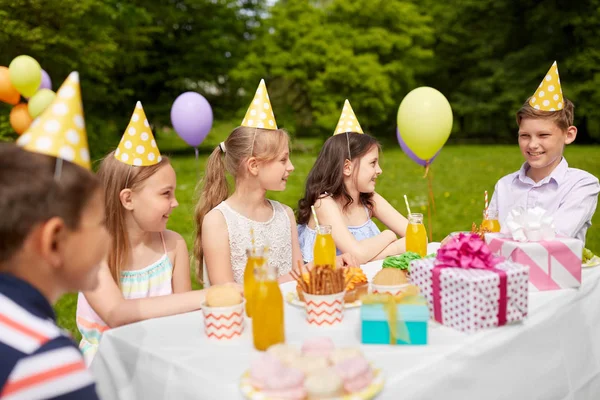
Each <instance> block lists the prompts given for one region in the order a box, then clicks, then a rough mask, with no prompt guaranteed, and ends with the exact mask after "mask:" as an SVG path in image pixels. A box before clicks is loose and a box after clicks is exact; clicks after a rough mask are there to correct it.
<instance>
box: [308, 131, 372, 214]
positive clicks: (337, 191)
mask: <svg viewBox="0 0 600 400" xmlns="http://www.w3.org/2000/svg"><path fill="white" fill-rule="evenodd" d="M374 146H376V147H378V148H381V146H380V145H379V142H378V141H377V140H376V139H375V138H374V137H372V136H369V135H367V134H363V133H356V132H349V133H346V134H339V135H334V136H332V137H330V138H329V139H327V141H326V142H325V144H324V145H323V148H322V149H321V152H320V153H319V156H318V157H317V160H316V161H315V164H314V165H313V167H312V169H311V170H310V172H309V173H308V177H307V178H306V187H305V191H304V197H303V198H301V199H300V201H298V212H297V217H298V224H308V221H310V215H311V210H310V207H311V206H312V205H314V204H315V202H316V201H317V199H319V198H320V197H321V196H322V195H323V194H324V193H325V192H327V193H328V194H329V195H331V196H332V197H333V198H334V199H335V200H336V201H337V200H340V199H344V200H345V203H344V207H343V209H344V210H345V209H346V208H347V207H348V206H349V205H350V204H352V202H353V200H352V196H350V193H348V190H347V189H346V186H345V185H344V174H343V171H344V163H345V162H346V160H348V159H349V157H350V156H349V154H348V151H350V154H352V162H354V163H357V168H358V165H359V163H360V159H361V158H362V157H363V156H364V155H365V154H366V153H368V152H369V150H371V149H372V148H373V147H374ZM356 171H358V169H357V170H356ZM359 198H360V202H361V203H362V204H363V205H364V206H365V207H367V208H368V209H369V211H370V212H372V211H373V206H374V204H373V193H360V197H359Z"/></svg>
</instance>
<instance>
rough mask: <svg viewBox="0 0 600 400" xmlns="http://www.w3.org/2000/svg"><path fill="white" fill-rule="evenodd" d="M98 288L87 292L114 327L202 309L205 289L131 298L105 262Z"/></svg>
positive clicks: (87, 295)
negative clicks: (118, 283) (125, 294)
mask: <svg viewBox="0 0 600 400" xmlns="http://www.w3.org/2000/svg"><path fill="white" fill-rule="evenodd" d="M98 280H99V283H98V287H97V288H96V290H93V291H89V292H84V295H85V298H86V299H87V301H88V303H89V304H90V306H91V307H92V308H93V309H94V311H95V312H96V314H98V316H99V317H100V318H102V320H103V321H104V322H105V323H106V324H107V325H108V326H109V327H111V328H116V327H118V326H122V325H127V324H131V323H133V322H138V321H143V320H146V319H150V318H157V317H165V316H168V315H174V314H181V313H185V312H189V311H194V310H198V309H200V306H201V304H202V303H203V302H204V298H205V295H204V290H194V291H190V292H186V293H178V294H172V295H167V296H157V297H146V298H142V299H131V300H127V299H125V298H124V297H123V294H122V293H121V289H120V288H119V287H118V286H117V283H116V282H115V280H114V279H113V277H112V275H111V274H110V270H109V268H108V265H107V264H106V263H104V265H102V267H101V268H100V271H99V272H98Z"/></svg>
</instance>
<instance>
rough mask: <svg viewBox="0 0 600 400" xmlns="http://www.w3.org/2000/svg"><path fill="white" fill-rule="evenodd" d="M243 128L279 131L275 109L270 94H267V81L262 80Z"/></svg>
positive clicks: (247, 112) (243, 122)
mask: <svg viewBox="0 0 600 400" xmlns="http://www.w3.org/2000/svg"><path fill="white" fill-rule="evenodd" d="M242 126H247V127H250V128H261V129H277V122H275V115H274V114H273V108H272V107H271V101H270V100H269V93H267V86H266V85H265V80H264V79H261V80H260V83H259V84H258V89H256V94H255V95H254V99H253V100H252V103H250V107H248V111H246V116H245V117H244V120H243V121H242Z"/></svg>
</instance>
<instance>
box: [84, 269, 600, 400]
mask: <svg viewBox="0 0 600 400" xmlns="http://www.w3.org/2000/svg"><path fill="white" fill-rule="evenodd" d="M380 268H381V261H379V262H372V263H369V264H366V265H364V266H363V270H364V271H365V274H366V275H367V276H368V277H369V279H371V277H372V276H373V275H374V274H375V273H376V272H377V271H378V270H379V269H380ZM599 286H600V267H598V268H594V269H586V270H584V271H583V283H582V286H581V287H580V288H579V289H566V290H559V291H550V292H532V293H530V300H529V316H528V317H527V319H526V320H525V321H523V322H521V323H517V324H514V325H508V326H504V327H500V328H493V329H488V330H484V331H480V332H478V333H475V334H471V335H468V334H464V333H461V332H458V331H455V330H453V329H451V328H447V327H445V326H442V325H439V324H437V323H435V322H430V324H429V344H428V345H425V346H400V345H397V346H385V345H360V317H359V311H360V310H359V308H355V309H346V311H345V316H344V321H343V323H341V324H338V325H337V326H333V327H314V326H309V325H308V324H307V322H306V320H305V311H304V309H302V308H299V307H297V306H293V305H290V304H288V303H286V304H285V327H286V340H287V342H288V343H292V344H296V345H298V346H299V345H300V344H301V343H302V342H303V341H304V339H306V338H309V337H314V336H329V337H331V338H332V339H333V340H334V341H335V343H336V345H337V346H361V349H362V351H363V352H364V353H365V356H366V357H367V358H368V359H369V360H370V361H371V362H372V363H373V364H374V366H376V367H378V368H381V369H382V371H383V374H384V376H385V387H384V389H383V391H382V392H381V393H380V394H379V396H378V397H377V398H378V399H411V400H417V399H438V398H439V399H444V400H452V399H457V400H464V399H511V400H517V399H528V400H533V399H544V400H549V399H557V400H558V399H564V400H567V399H569V400H575V399H577V400H580V399H590V400H591V399H599V398H600V287H599ZM281 287H282V291H283V292H289V291H294V290H295V282H288V283H285V284H283V285H281ZM284 297H285V293H284ZM257 355H258V352H257V351H256V350H254V348H253V345H252V321H251V320H249V319H247V320H246V329H245V332H244V334H243V336H242V337H241V338H239V339H235V340H234V341H231V342H215V341H211V340H209V339H207V337H206V336H205V334H204V330H203V316H202V312H192V313H187V314H182V315H177V316H172V317H166V318H157V319H152V320H148V321H144V322H140V323H136V324H131V325H128V326H124V327H121V328H117V329H112V330H109V331H107V332H105V333H104V336H103V338H102V340H101V344H100V348H99V351H98V353H97V355H96V357H95V359H94V361H93V363H92V365H91V369H92V371H93V373H94V375H95V377H96V379H97V384H98V385H97V387H98V393H99V394H100V396H101V397H102V398H104V399H178V400H179V399H181V400H183V399H194V400H201V399H206V400H212V399H243V396H242V394H241V392H240V389H239V379H240V376H241V375H242V374H243V373H244V371H246V370H247V369H248V368H249V366H250V362H251V360H252V359H253V358H254V357H256V356H257Z"/></svg>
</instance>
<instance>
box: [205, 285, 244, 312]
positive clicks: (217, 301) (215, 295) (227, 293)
mask: <svg viewBox="0 0 600 400" xmlns="http://www.w3.org/2000/svg"><path fill="white" fill-rule="evenodd" d="M205 302H206V306H208V307H231V306H235V305H237V304H240V303H241V302H242V295H241V294H240V292H239V291H238V290H237V289H235V288H234V287H232V286H225V285H216V286H211V287H209V288H208V289H206V300H205Z"/></svg>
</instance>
